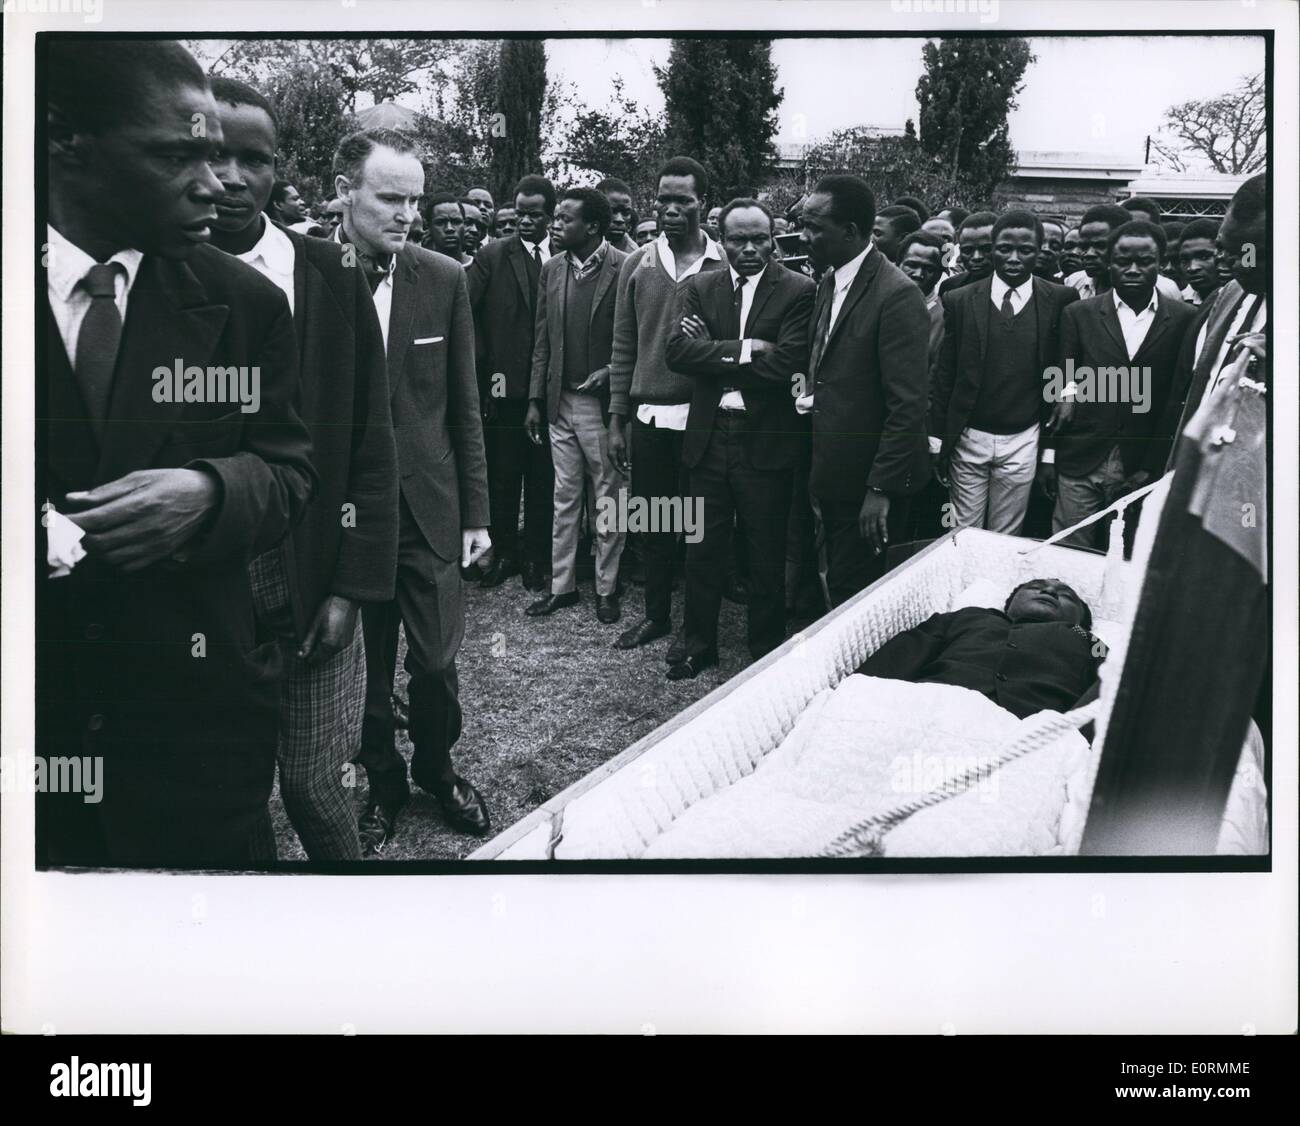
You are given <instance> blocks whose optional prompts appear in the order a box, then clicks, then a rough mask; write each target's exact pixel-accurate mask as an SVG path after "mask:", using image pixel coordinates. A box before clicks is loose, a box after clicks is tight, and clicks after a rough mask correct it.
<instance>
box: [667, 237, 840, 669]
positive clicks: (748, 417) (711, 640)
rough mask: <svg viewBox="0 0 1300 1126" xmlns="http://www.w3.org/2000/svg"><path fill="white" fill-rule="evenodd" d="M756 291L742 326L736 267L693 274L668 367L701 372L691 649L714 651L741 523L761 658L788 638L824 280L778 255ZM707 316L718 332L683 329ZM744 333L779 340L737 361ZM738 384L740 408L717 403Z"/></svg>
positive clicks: (754, 281) (692, 424)
mask: <svg viewBox="0 0 1300 1126" xmlns="http://www.w3.org/2000/svg"><path fill="white" fill-rule="evenodd" d="M746 284H747V285H752V286H754V287H755V288H754V290H753V297H752V299H751V304H750V308H749V314H748V317H747V319H746V322H745V325H744V328H743V332H742V330H741V326H740V324H739V321H738V310H737V308H736V306H735V299H734V296H733V295H734V292H735V291H734V289H733V285H732V277H731V271H730V270H712V271H709V272H707V273H700V274H696V275H695V276H694V277H692V278H691V279H690V280H689V281H688V282H687V284H686V285H684V286H682V288H681V291H680V293H679V295H678V307H679V317H678V327H676V328H675V329H674V330H673V332H672V334H671V335H670V336H669V338H668V344H667V348H666V355H667V359H668V366H669V367H670V368H672V369H673V370H674V371H680V372H684V373H685V374H687V375H690V376H693V377H694V387H693V390H692V394H691V409H690V415H689V416H688V418H687V422H686V437H685V439H684V441H683V445H682V457H683V460H684V461H685V462H686V466H687V469H688V470H689V472H690V488H689V490H688V496H690V497H692V498H693V497H699V498H701V500H702V502H703V506H704V511H703V528H702V532H703V538H702V539H701V540H700V541H699V542H698V543H690V541H689V540H688V541H687V549H686V618H685V644H686V653H687V655H688V656H694V655H698V654H706V653H708V654H711V653H713V652H714V651H715V650H716V649H717V643H718V612H719V610H720V608H721V605H722V588H723V581H724V580H725V578H726V570H727V560H728V557H729V553H728V547H729V545H730V540H731V530H732V523H733V521H734V520H735V518H736V517H737V516H738V517H739V527H740V528H741V529H742V531H743V534H744V536H745V539H746V546H747V550H746V557H747V558H748V560H749V581H750V597H749V603H748V607H749V611H748V613H749V649H750V654H751V656H753V657H754V658H755V659H757V658H759V657H761V656H763V655H764V654H765V653H767V652H769V651H770V650H772V649H775V648H776V647H777V646H778V645H780V644H781V642H782V641H784V640H785V573H784V571H785V540H786V526H787V522H788V520H789V515H790V490H791V485H792V481H793V475H794V466H795V463H796V461H797V460H798V456H799V448H798V447H799V444H800V441H801V439H802V440H803V441H805V442H806V441H807V438H806V436H805V435H804V433H803V432H802V430H801V428H800V426H799V422H798V416H797V415H796V414H795V409H794V399H795V396H794V392H795V390H796V387H795V384H794V377H795V376H796V375H802V376H804V377H806V376H807V372H808V347H809V344H808V323H809V318H810V317H811V315H812V306H813V297H814V295H815V293H816V288H817V287H816V286H815V285H814V284H813V282H812V280H811V279H810V278H805V277H803V276H802V275H800V274H796V273H794V272H793V271H791V270H787V269H786V268H785V267H784V266H782V265H781V264H780V263H779V262H776V261H771V262H769V263H768V264H767V266H766V267H765V268H764V270H763V272H762V273H761V274H759V275H758V276H757V277H756V278H749V279H747V281H746ZM688 316H696V317H699V318H700V319H701V320H703V321H704V323H705V325H706V326H707V328H708V330H709V337H710V339H707V340H705V339H696V338H692V337H689V336H686V335H684V334H683V333H682V331H681V328H680V320H681V318H682V317H688ZM743 340H765V341H768V342H769V343H772V344H774V345H775V346H776V347H775V349H774V350H773V351H771V352H762V353H759V354H756V355H754V356H753V357H752V358H751V360H750V362H749V363H745V364H742V363H741V362H740V356H741V349H742V346H743ZM730 389H735V390H737V391H739V392H740V394H741V397H742V399H743V402H744V410H743V411H730V410H724V409H722V408H721V407H720V403H721V400H722V398H723V394H724V391H726V390H730Z"/></svg>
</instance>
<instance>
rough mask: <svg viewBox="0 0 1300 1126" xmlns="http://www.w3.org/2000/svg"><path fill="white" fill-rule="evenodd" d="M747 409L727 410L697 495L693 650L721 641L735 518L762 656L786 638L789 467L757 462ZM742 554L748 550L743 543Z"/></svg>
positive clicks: (754, 644) (752, 639)
mask: <svg viewBox="0 0 1300 1126" xmlns="http://www.w3.org/2000/svg"><path fill="white" fill-rule="evenodd" d="M744 426H745V419H744V415H741V414H732V413H729V412H727V411H722V410H720V411H719V412H718V416H717V420H716V422H715V423H714V429H713V434H712V436H711V437H710V438H709V444H708V446H706V447H705V450H704V456H703V457H702V458H701V459H700V462H699V464H698V465H696V466H695V467H694V468H692V469H691V470H690V471H689V474H690V490H689V492H690V496H691V498H695V497H699V498H700V499H701V500H702V501H703V507H704V519H703V529H702V530H703V538H702V539H700V541H699V542H698V543H690V542H689V541H687V545H686V618H685V631H684V632H685V639H686V652H687V653H688V654H689V655H691V656H696V655H699V654H702V653H712V652H714V651H715V650H716V649H717V647H718V612H719V610H720V609H721V607H722V587H723V582H724V580H725V579H726V577H727V565H728V560H729V559H730V547H731V540H732V524H733V522H734V524H735V525H736V534H737V536H738V537H740V538H743V540H744V558H745V559H746V560H747V562H748V578H749V604H748V612H749V623H748V624H749V629H748V633H749V653H750V656H751V657H753V658H754V660H758V658H759V657H762V656H763V655H764V654H765V653H769V652H771V651H772V650H773V649H775V648H776V647H777V646H778V645H780V644H781V642H782V641H784V640H785V536H786V522H787V520H788V519H789V516H790V488H791V479H792V476H793V474H792V472H791V470H789V469H755V468H754V467H753V466H752V465H751V464H750V462H749V458H748V456H747V455H746V450H745V442H744V438H743V435H744ZM737 554H738V555H739V554H741V553H740V552H739V551H737Z"/></svg>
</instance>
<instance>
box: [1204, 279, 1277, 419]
mask: <svg viewBox="0 0 1300 1126" xmlns="http://www.w3.org/2000/svg"><path fill="white" fill-rule="evenodd" d="M1245 297H1246V299H1245V300H1244V301H1242V303H1241V307H1240V308H1239V309H1238V310H1237V311H1236V313H1234V314H1233V317H1232V324H1230V325H1229V326H1228V331H1227V333H1226V334H1225V335H1224V337H1223V343H1222V344H1220V345H1219V354H1218V355H1217V356H1215V358H1214V367H1213V368H1211V369H1210V378H1209V379H1207V380H1206V381H1205V394H1204V395H1202V396H1201V402H1202V403H1203V402H1205V400H1206V399H1207V398H1209V395H1210V392H1211V391H1213V390H1214V389H1215V388H1216V387H1217V386H1218V385H1219V380H1220V378H1221V377H1222V376H1223V361H1224V360H1226V359H1227V358H1228V351H1229V349H1230V348H1231V347H1232V343H1231V341H1232V338H1233V337H1234V336H1240V335H1241V334H1243V333H1246V332H1263V331H1264V328H1265V326H1266V325H1267V324H1268V300H1267V299H1265V300H1263V301H1261V302H1260V303H1259V309H1258V311H1257V312H1256V313H1255V315H1254V317H1252V318H1251V322H1250V326H1249V327H1247V325H1246V323H1245V321H1246V314H1247V313H1249V312H1250V307H1251V306H1252V305H1254V304H1255V295H1254V294H1253V293H1247V294H1246V295H1245ZM1209 327H1210V322H1209V320H1207V321H1206V322H1205V324H1203V325H1201V331H1200V332H1199V333H1197V335H1196V356H1195V358H1194V359H1193V361H1192V365H1193V367H1194V366H1195V365H1196V363H1197V362H1198V361H1199V360H1200V358H1201V350H1202V349H1203V348H1204V347H1205V334H1206V332H1207V331H1208V330H1209ZM1198 405H1199V404H1198Z"/></svg>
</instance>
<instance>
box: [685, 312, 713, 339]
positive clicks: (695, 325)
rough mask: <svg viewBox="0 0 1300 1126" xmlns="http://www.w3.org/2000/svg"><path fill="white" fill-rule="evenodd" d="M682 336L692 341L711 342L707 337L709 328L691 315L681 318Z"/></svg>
mask: <svg viewBox="0 0 1300 1126" xmlns="http://www.w3.org/2000/svg"><path fill="white" fill-rule="evenodd" d="M681 327H682V335H683V336H689V337H690V338H691V339H692V340H711V339H712V337H711V336H710V335H709V326H708V325H706V324H705V323H704V321H703V320H701V319H700V318H699V317H697V316H695V315H694V314H693V313H692V314H691V315H690V316H689V317H683V318H682V322H681Z"/></svg>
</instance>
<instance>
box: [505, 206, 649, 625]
mask: <svg viewBox="0 0 1300 1126" xmlns="http://www.w3.org/2000/svg"><path fill="white" fill-rule="evenodd" d="M555 222H556V226H557V228H558V241H559V245H560V248H561V253H559V254H557V255H555V257H554V258H553V259H552V260H551V261H550V262H547V263H546V265H545V266H543V267H542V277H541V284H540V286H539V287H538V296H537V337H536V344H535V345H534V347H533V374H532V383H531V386H530V388H529V400H530V401H529V404H528V414H527V416H526V417H525V419H524V428H525V429H526V430H527V431H528V437H529V440H530V441H532V442H535V443H537V444H538V445H540V444H541V443H542V441H543V438H542V434H541V429H542V426H543V422H544V420H549V422H550V438H551V451H552V457H553V459H554V463H555V531H554V535H553V546H552V548H551V553H552V554H551V589H550V592H549V593H548V594H546V595H545V596H544V597H542V598H539V599H538V600H537V601H536V602H534V603H533V604H532V605H531V606H529V607H528V609H527V610H526V611H525V613H527V614H528V615H529V616H530V617H533V618H539V617H547V616H549V615H551V614H553V613H555V611H556V610H560V609H563V608H564V607H566V606H573V605H575V604H576V603H577V601H578V588H577V554H578V523H579V518H580V517H581V515H582V495H583V494H582V490H583V483H584V481H585V482H587V483H589V484H590V486H591V492H592V497H593V499H594V500H595V501H596V503H597V505H598V506H603V505H608V504H610V503H614V504H617V498H618V493H619V491H620V490H621V489H622V488H623V487H624V477H623V474H622V473H620V472H619V470H618V468H617V467H616V466H615V465H614V464H613V462H611V461H610V459H609V360H610V354H611V352H612V349H613V345H614V296H615V292H616V289H617V282H618V272H619V270H620V269H621V268H622V266H623V260H624V259H625V258H626V257H627V255H626V254H622V253H620V252H619V251H617V250H615V249H614V248H613V247H612V246H610V245H609V244H608V243H607V242H606V241H605V232H606V231H607V230H608V228H609V222H610V209H609V203H608V201H607V200H606V198H605V195H604V193H603V192H601V191H599V190H598V189H595V188H573V189H571V190H569V191H567V192H565V193H564V196H563V198H562V199H561V200H560V202H559V205H558V206H557V207H556V210H555ZM594 533H595V540H596V617H597V618H598V619H599V620H600V621H602V622H605V623H607V624H609V623H613V622H616V621H618V619H619V617H620V614H621V610H620V607H619V602H618V568H619V559H620V557H621V556H622V553H623V543H624V539H625V530H624V529H623V528H622V527H619V526H618V525H617V522H616V521H611V520H609V519H608V517H606V518H603V519H602V518H601V517H600V516H599V515H598V516H597V518H596V527H595V528H594Z"/></svg>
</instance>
